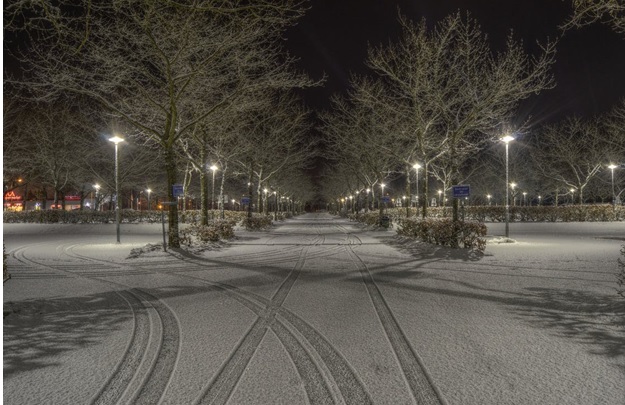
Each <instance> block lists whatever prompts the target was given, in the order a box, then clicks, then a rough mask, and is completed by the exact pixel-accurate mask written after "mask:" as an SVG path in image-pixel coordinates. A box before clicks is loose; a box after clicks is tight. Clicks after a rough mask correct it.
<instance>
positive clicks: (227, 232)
mask: <svg viewBox="0 0 625 405" xmlns="http://www.w3.org/2000/svg"><path fill="white" fill-rule="evenodd" d="M235 224H236V222H234V221H233V220H228V219H223V220H222V219H216V220H212V221H210V222H209V224H208V225H198V224H192V225H190V226H188V227H186V228H183V229H181V230H180V243H182V244H184V245H187V246H192V245H194V244H203V243H207V242H217V241H219V240H224V239H225V240H227V239H232V238H233V237H234V225H235Z"/></svg>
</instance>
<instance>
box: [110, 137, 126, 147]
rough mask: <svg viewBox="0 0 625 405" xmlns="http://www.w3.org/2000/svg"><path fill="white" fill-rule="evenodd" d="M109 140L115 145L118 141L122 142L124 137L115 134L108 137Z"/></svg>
mask: <svg viewBox="0 0 625 405" xmlns="http://www.w3.org/2000/svg"><path fill="white" fill-rule="evenodd" d="M109 141H111V142H113V143H114V144H115V145H117V144H118V143H120V142H124V138H120V137H119V136H117V135H115V136H114V137H112V138H109Z"/></svg>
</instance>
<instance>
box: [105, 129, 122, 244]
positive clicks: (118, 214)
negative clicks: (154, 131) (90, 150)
mask: <svg viewBox="0 0 625 405" xmlns="http://www.w3.org/2000/svg"><path fill="white" fill-rule="evenodd" d="M109 141H111V142H113V143H114V144H115V194H116V198H115V199H116V200H117V201H115V223H116V224H117V243H120V235H119V234H120V229H119V225H120V223H121V219H122V212H121V210H120V207H119V206H120V205H121V201H122V198H121V195H120V192H119V149H118V146H119V144H120V143H121V142H124V139H123V138H120V137H119V136H117V135H115V136H114V137H112V138H109Z"/></svg>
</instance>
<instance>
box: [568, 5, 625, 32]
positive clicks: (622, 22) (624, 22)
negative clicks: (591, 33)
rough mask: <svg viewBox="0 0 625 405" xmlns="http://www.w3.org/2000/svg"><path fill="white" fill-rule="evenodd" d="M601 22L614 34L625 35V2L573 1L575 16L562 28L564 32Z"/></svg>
mask: <svg viewBox="0 0 625 405" xmlns="http://www.w3.org/2000/svg"><path fill="white" fill-rule="evenodd" d="M595 22H601V23H603V24H606V25H608V26H609V27H610V28H611V29H612V30H613V31H614V32H617V33H619V34H621V35H625V1H623V0H573V15H572V16H571V17H570V19H569V20H568V21H567V22H566V23H565V24H564V25H563V26H562V28H563V29H564V30H568V29H571V28H573V27H577V28H579V27H583V26H585V25H589V24H593V23H595Z"/></svg>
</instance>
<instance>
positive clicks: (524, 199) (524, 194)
mask: <svg viewBox="0 0 625 405" xmlns="http://www.w3.org/2000/svg"><path fill="white" fill-rule="evenodd" d="M526 197H527V192H526V191H524V192H523V205H527V200H526Z"/></svg>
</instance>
